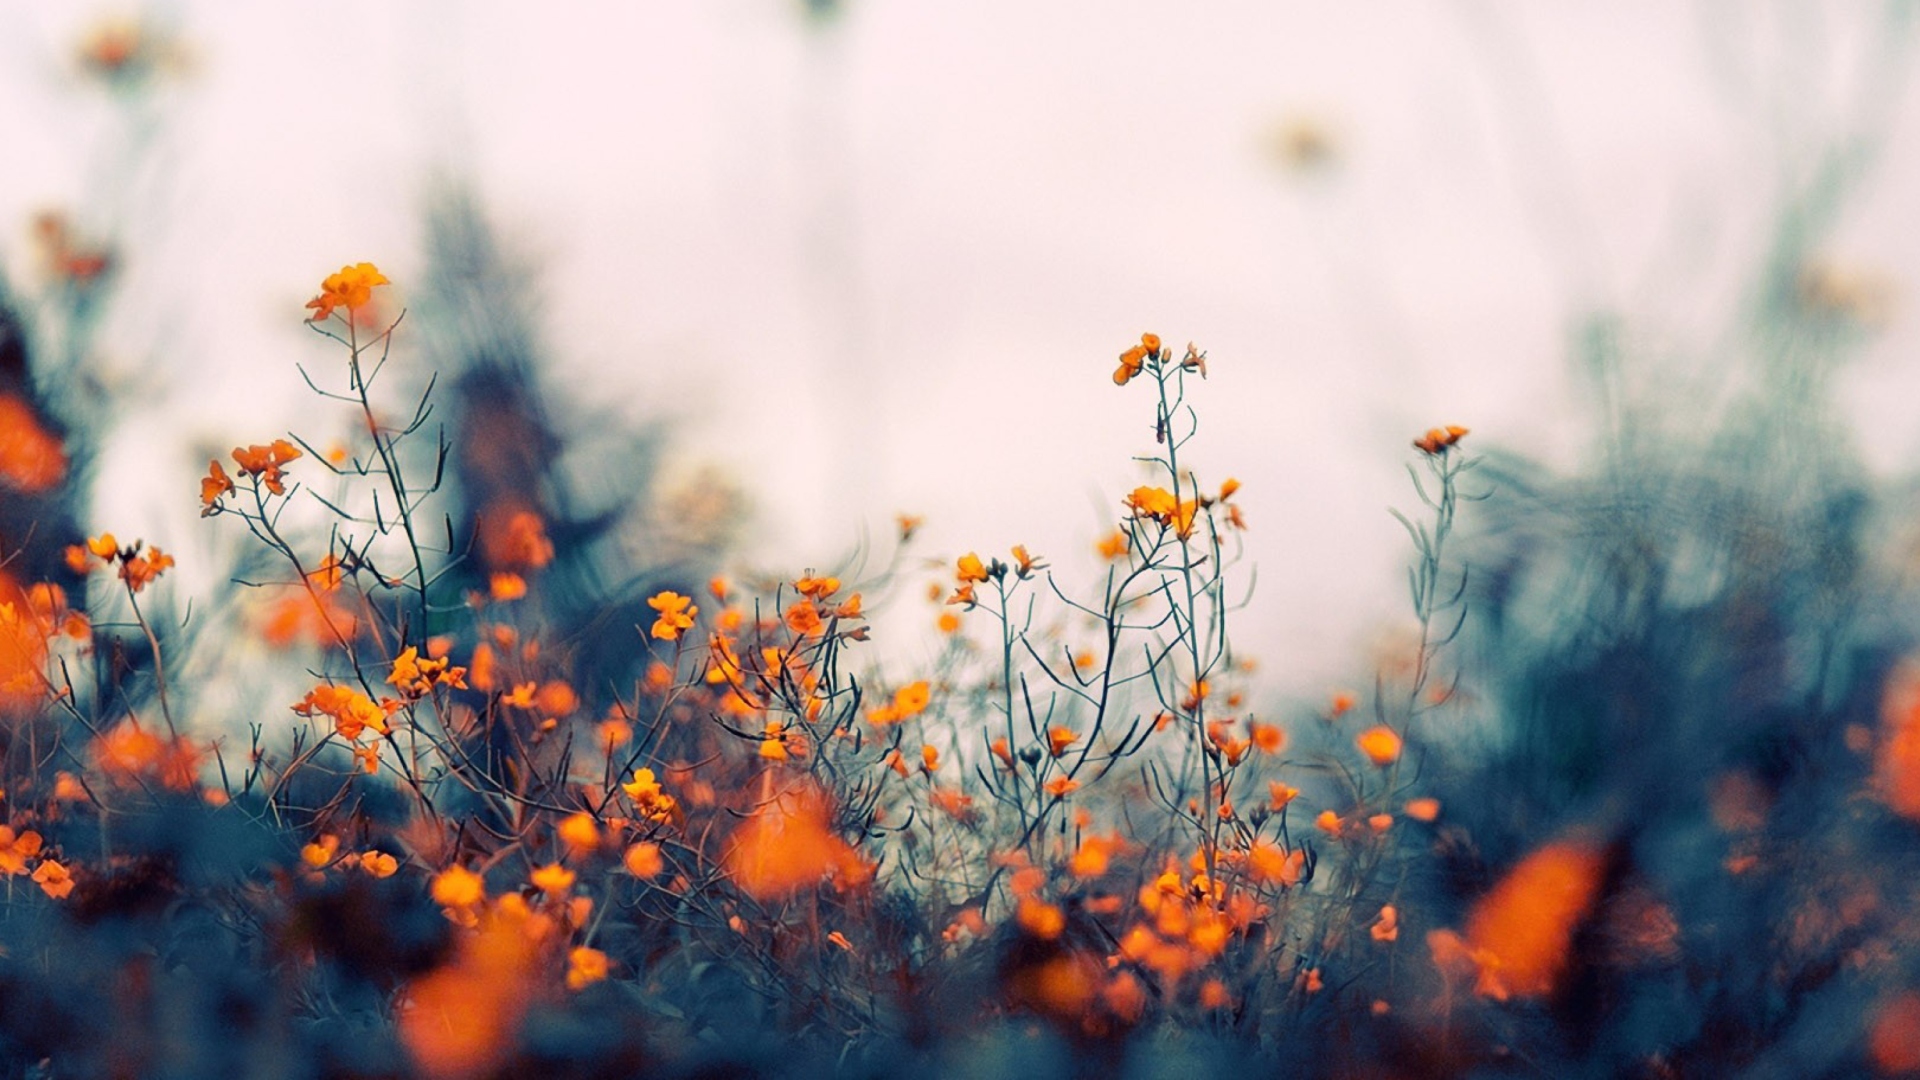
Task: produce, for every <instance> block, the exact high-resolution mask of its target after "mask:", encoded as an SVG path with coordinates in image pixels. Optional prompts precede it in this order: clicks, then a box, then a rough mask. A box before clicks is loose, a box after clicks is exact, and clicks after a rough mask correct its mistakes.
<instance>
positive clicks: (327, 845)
mask: <svg viewBox="0 0 1920 1080" xmlns="http://www.w3.org/2000/svg"><path fill="white" fill-rule="evenodd" d="M339 853H340V838H339V837H337V836H334V835H333V834H331V833H329V834H327V835H326V836H322V837H320V838H319V839H318V840H315V841H313V842H312V843H310V844H307V845H306V846H304V847H302V848H301V849H300V861H301V862H303V863H306V864H307V865H308V866H311V867H313V868H314V869H315V870H319V869H322V868H323V867H325V866H326V865H327V864H328V863H330V862H332V861H333V859H334V856H336V855H338V854H339Z"/></svg>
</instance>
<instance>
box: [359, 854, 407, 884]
mask: <svg viewBox="0 0 1920 1080" xmlns="http://www.w3.org/2000/svg"><path fill="white" fill-rule="evenodd" d="M360 869H362V870H365V871H366V872H367V873H369V874H371V875H373V876H374V877H377V878H390V877H392V876H393V875H394V874H396V873H398V872H399V870H400V860H398V859H396V858H394V857H393V856H391V855H389V854H387V853H386V852H384V851H368V852H364V853H362V854H361V856H360Z"/></svg>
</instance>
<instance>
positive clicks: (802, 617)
mask: <svg viewBox="0 0 1920 1080" xmlns="http://www.w3.org/2000/svg"><path fill="white" fill-rule="evenodd" d="M786 619H787V629H789V630H791V631H793V632H794V633H796V634H799V635H801V636H802V637H811V636H813V635H814V634H817V633H819V632H820V631H821V630H822V629H824V628H825V627H826V623H824V622H822V621H821V619H820V609H819V608H817V607H814V606H813V601H811V600H796V601H794V602H793V603H791V604H789V605H787V615H786Z"/></svg>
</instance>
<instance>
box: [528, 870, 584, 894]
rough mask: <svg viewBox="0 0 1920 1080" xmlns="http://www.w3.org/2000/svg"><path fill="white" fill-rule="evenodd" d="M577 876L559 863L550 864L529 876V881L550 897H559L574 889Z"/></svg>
mask: <svg viewBox="0 0 1920 1080" xmlns="http://www.w3.org/2000/svg"><path fill="white" fill-rule="evenodd" d="M577 876H578V875H576V874H575V873H574V872H573V871H571V870H569V869H567V868H566V867H564V866H561V865H560V864H559V863H548V864H547V865H545V866H542V867H540V868H539V869H537V870H535V871H534V872H533V873H531V874H529V875H528V876H527V880H528V881H529V882H530V883H532V885H533V887H534V888H536V889H539V890H540V891H541V892H543V893H546V894H547V895H548V896H559V895H562V894H563V893H566V892H567V891H569V890H570V889H572V888H573V882H574V879H575V878H576V877H577Z"/></svg>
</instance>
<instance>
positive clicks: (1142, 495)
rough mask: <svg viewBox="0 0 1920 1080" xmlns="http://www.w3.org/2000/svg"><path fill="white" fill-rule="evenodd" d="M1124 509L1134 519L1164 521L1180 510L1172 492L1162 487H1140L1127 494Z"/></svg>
mask: <svg viewBox="0 0 1920 1080" xmlns="http://www.w3.org/2000/svg"><path fill="white" fill-rule="evenodd" d="M1126 507H1127V509H1128V510H1130V511H1132V512H1133V516H1134V517H1150V518H1155V519H1158V520H1161V521H1166V520H1168V519H1170V518H1172V517H1173V514H1174V512H1175V511H1176V510H1178V509H1179V508H1180V503H1179V500H1177V499H1175V498H1174V497H1173V492H1171V491H1168V490H1167V489H1166V488H1162V487H1148V486H1146V485H1142V486H1140V487H1137V488H1134V489H1133V490H1132V491H1131V492H1129V493H1128V494H1127V501H1126Z"/></svg>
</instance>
